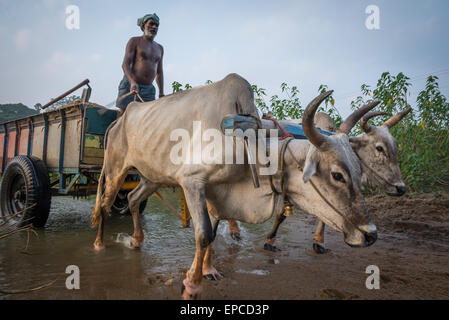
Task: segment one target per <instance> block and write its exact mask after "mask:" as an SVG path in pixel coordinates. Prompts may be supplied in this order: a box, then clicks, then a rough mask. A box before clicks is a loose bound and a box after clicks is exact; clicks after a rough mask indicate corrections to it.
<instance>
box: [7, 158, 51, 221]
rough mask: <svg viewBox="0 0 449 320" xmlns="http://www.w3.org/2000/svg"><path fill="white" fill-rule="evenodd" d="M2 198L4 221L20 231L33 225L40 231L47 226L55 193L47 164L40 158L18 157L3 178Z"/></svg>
mask: <svg viewBox="0 0 449 320" xmlns="http://www.w3.org/2000/svg"><path fill="white" fill-rule="evenodd" d="M0 196H1V198H0V206H1V209H2V217H3V219H4V220H5V221H8V224H10V225H14V226H16V227H23V226H26V225H29V224H33V225H34V226H35V227H37V228H40V227H43V226H45V223H46V222H47V219H48V214H49V212H50V205H51V190H50V180H49V177H48V171H47V167H46V166H45V164H44V162H43V161H42V160H40V159H39V158H36V157H27V156H17V157H14V159H12V160H11V162H10V163H9V164H8V166H7V167H6V170H5V173H4V174H3V179H2V183H1V191H0ZM29 207H31V208H30V209H28V210H26V211H24V212H21V213H19V212H20V211H23V210H24V209H26V208H29Z"/></svg>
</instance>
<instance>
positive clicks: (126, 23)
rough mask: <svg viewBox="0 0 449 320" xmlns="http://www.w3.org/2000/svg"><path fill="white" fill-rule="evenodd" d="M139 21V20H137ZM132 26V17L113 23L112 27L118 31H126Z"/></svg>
mask: <svg viewBox="0 0 449 320" xmlns="http://www.w3.org/2000/svg"><path fill="white" fill-rule="evenodd" d="M136 21H137V20H136ZM131 26H132V18H131V17H130V16H126V17H123V18H121V19H115V20H114V21H112V27H113V28H114V29H116V30H124V29H127V28H129V27H131Z"/></svg>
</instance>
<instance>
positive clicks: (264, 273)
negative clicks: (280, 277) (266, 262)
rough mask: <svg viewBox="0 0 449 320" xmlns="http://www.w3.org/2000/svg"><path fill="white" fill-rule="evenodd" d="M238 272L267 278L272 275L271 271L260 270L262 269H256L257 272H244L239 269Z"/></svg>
mask: <svg viewBox="0 0 449 320" xmlns="http://www.w3.org/2000/svg"><path fill="white" fill-rule="evenodd" d="M236 272H238V273H247V274H255V275H258V276H267V275H269V274H270V271H268V270H260V269H255V270H242V269H238V270H236Z"/></svg>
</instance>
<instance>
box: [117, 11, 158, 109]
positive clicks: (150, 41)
mask: <svg viewBox="0 0 449 320" xmlns="http://www.w3.org/2000/svg"><path fill="white" fill-rule="evenodd" d="M137 25H138V26H139V27H140V29H141V30H142V31H143V35H142V36H140V37H132V38H131V39H130V40H129V41H128V44H127V45H126V53H125V58H124V59H123V65H122V68H123V72H124V73H125V75H124V76H123V79H122V81H121V82H120V85H119V88H118V97H117V104H116V105H117V107H118V108H120V114H123V112H125V110H126V107H127V106H128V104H129V103H130V102H131V101H133V100H134V95H133V94H131V95H128V96H126V97H125V98H122V99H120V97H123V96H124V95H126V94H127V93H129V92H131V91H135V92H138V93H139V95H140V96H141V97H142V99H143V100H144V101H151V100H154V99H155V98H156V88H155V87H154V86H153V81H154V79H156V83H157V86H158V87H159V98H161V97H163V96H164V72H163V69H162V58H163V56H164V48H163V47H162V46H161V45H160V44H159V43H157V42H156V41H154V38H155V37H156V34H157V31H158V28H159V17H158V16H157V15H156V14H155V13H153V14H147V15H145V16H143V17H142V18H140V19H138V20H137Z"/></svg>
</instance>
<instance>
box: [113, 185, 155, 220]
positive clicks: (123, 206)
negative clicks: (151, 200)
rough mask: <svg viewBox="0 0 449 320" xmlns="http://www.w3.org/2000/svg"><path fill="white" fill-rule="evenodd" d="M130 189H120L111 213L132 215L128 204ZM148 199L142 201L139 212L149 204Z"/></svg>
mask: <svg viewBox="0 0 449 320" xmlns="http://www.w3.org/2000/svg"><path fill="white" fill-rule="evenodd" d="M128 193H129V192H128V191H119V193H118V194H117V196H116V197H115V200H114V203H113V204H112V206H111V214H115V215H120V214H123V215H130V214H131V211H130V210H129V204H128ZM147 201H148V199H145V200H144V201H142V202H141V203H140V206H139V214H142V213H143V211H144V210H145V207H146V206H147Z"/></svg>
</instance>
